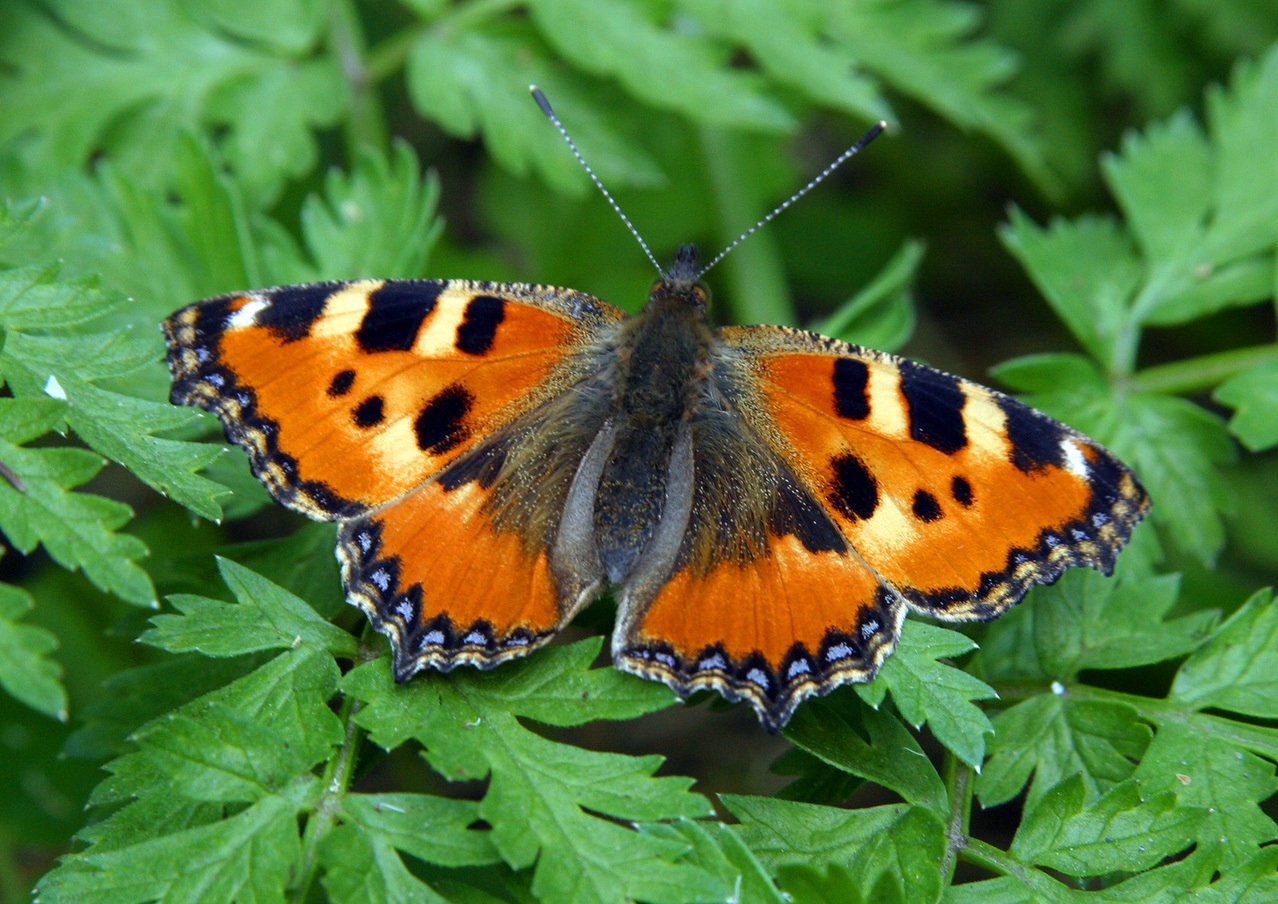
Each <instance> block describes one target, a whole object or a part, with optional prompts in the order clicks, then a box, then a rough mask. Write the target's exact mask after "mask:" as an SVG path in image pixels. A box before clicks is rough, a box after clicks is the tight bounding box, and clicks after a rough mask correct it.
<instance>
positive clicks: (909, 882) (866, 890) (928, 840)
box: [777, 807, 946, 904]
mask: <svg viewBox="0 0 1278 904" xmlns="http://www.w3.org/2000/svg"><path fill="white" fill-rule="evenodd" d="M945 845H946V839H945V825H944V823H942V822H941V820H940V819H939V818H938V817H937V816H936V814H935V813H932V812H930V811H928V810H925V809H923V808H921V807H909V808H907V809H905V810H904V811H903V812H901V814H900V815H899V817H898V818H897V819H895V820H893V821H892V822H891V823H889V824H887V825H885V826H883V827H882V828H881V829H880V830H879V831H877V832H873V833H871V834H868V835H866V836H865V837H864V838H863V840H862V841H861V843H860V844H859V845H858V846H857V848H856V849H855V851H854V852H851V855H850V856H849V857H848V858H847V859H846V860H842V859H841V860H840V861H838V862H831V861H820V860H819V861H816V862H814V861H813V860H810V859H809V860H800V861H798V862H795V861H793V860H790V861H788V862H782V863H781V864H779V866H778V867H777V879H778V883H779V884H780V886H781V889H782V890H783V891H784V892H785V893H786V895H787V897H788V898H791V899H792V900H795V901H810V902H813V904H816V902H820V901H832V900H838V901H865V902H867V904H868V902H871V901H873V902H881V901H901V902H924V901H935V900H936V899H937V898H938V896H939V895H940V893H941V873H940V870H939V869H937V864H939V863H940V862H941V860H942V859H943V858H944V856H945ZM818 864H820V866H822V867H824V868H825V869H824V871H825V875H824V876H823V875H821V873H819V872H817V871H816V870H815V869H814V867H817V866H818Z"/></svg>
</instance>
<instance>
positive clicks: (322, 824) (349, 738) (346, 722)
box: [293, 696, 364, 904]
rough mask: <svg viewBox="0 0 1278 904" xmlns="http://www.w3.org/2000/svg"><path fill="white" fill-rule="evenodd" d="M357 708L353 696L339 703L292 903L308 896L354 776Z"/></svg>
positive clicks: (361, 736) (359, 739)
mask: <svg viewBox="0 0 1278 904" xmlns="http://www.w3.org/2000/svg"><path fill="white" fill-rule="evenodd" d="M361 706H362V704H361V703H360V702H359V701H357V700H356V699H355V698H354V697H350V696H348V697H346V698H345V699H344V700H343V701H342V711H341V719H342V727H343V732H344V734H343V737H342V744H341V746H340V747H339V748H338V749H337V755H336V756H333V757H330V758H329V760H328V764H327V765H326V766H325V767H324V779H323V782H324V791H323V793H322V795H321V797H320V800H319V803H318V804H317V805H316V807H315V810H314V812H313V813H311V815H310V818H309V819H307V820H306V829H305V831H303V833H302V854H301V859H300V866H299V868H298V870H297V877H298V878H297V884H296V885H295V886H294V888H293V901H294V902H295V904H303V902H305V901H306V899H307V898H308V897H309V895H310V891H311V884H312V883H313V882H314V881H315V871H316V869H317V867H318V864H319V848H320V844H321V842H323V840H324V838H325V837H326V836H327V835H328V833H329V831H331V830H332V828H333V825H334V824H335V823H336V822H337V812H338V810H339V809H340V807H341V805H342V799H343V798H344V797H345V796H346V792H347V790H348V789H349V788H350V784H351V777H352V776H353V775H354V773H355V760H356V755H355V753H356V751H357V750H358V749H359V746H360V743H361V742H362V741H363V740H364V731H363V729H361V728H360V727H359V725H358V724H356V722H355V716H356V715H357V714H358V713H359V710H360V707H361Z"/></svg>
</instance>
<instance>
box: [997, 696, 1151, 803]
mask: <svg viewBox="0 0 1278 904" xmlns="http://www.w3.org/2000/svg"><path fill="white" fill-rule="evenodd" d="M1152 735H1153V732H1151V731H1150V729H1149V726H1147V725H1145V724H1144V723H1143V722H1141V721H1139V713H1138V711H1137V710H1136V709H1135V708H1134V707H1132V706H1128V705H1126V704H1123V703H1110V702H1100V701H1094V700H1075V699H1072V698H1071V697H1069V696H1068V692H1067V690H1066V689H1065V688H1064V687H1061V688H1060V693H1054V694H1040V695H1039V696H1037V697H1031V698H1030V699H1028V700H1026V701H1024V702H1023V703H1018V704H1017V705H1016V706H1013V707H1012V708H1011V709H1008V710H1005V711H1004V712H1001V713H999V714H998V715H997V716H995V717H994V740H993V742H992V743H991V744H990V757H989V760H988V761H987V762H986V764H985V769H984V771H983V772H982V773H981V775H980V776H979V777H978V778H977V780H976V793H977V794H979V795H980V798H981V803H982V804H984V805H985V806H986V807H993V806H997V805H998V804H1001V803H1006V802H1007V801H1009V800H1011V799H1012V798H1013V797H1015V796H1016V795H1017V794H1018V793H1020V790H1021V789H1022V788H1023V787H1025V783H1026V782H1027V781H1029V779H1030V777H1031V775H1032V776H1033V783H1032V784H1031V785H1030V789H1029V795H1028V797H1027V799H1026V804H1025V805H1026V807H1033V806H1035V805H1036V804H1037V803H1038V800H1039V799H1040V798H1041V797H1042V796H1043V794H1045V793H1046V791H1047V789H1048V788H1051V787H1052V786H1054V785H1057V784H1059V783H1060V782H1061V781H1063V780H1064V779H1065V778H1066V777H1067V776H1071V775H1074V774H1078V775H1079V776H1080V778H1081V780H1082V782H1083V787H1084V789H1085V790H1086V792H1087V797H1088V799H1094V798H1096V797H1098V796H1100V795H1101V794H1103V793H1105V791H1106V790H1108V789H1109V788H1110V787H1112V786H1113V785H1116V784H1118V783H1119V782H1121V781H1123V780H1125V779H1127V778H1130V777H1131V775H1132V773H1133V771H1135V767H1136V761H1137V760H1139V759H1140V757H1141V755H1142V754H1143V753H1144V752H1145V748H1146V747H1147V746H1148V745H1149V740H1150V737H1151V736H1152Z"/></svg>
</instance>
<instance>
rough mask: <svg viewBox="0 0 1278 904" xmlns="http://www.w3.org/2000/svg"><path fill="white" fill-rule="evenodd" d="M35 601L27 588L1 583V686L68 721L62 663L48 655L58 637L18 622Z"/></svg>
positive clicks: (36, 708)
mask: <svg viewBox="0 0 1278 904" xmlns="http://www.w3.org/2000/svg"><path fill="white" fill-rule="evenodd" d="M34 605H35V600H34V599H32V598H31V595H30V594H29V593H27V592H26V591H25V590H22V589H20V588H18V587H13V586H11V585H9V584H0V687H3V688H4V689H5V691H6V692H7V693H8V694H9V695H10V696H11V697H13V698H14V699H16V700H18V701H20V702H22V703H25V704H26V705H27V706H29V707H31V708H32V709H34V710H37V711H39V712H42V713H44V714H45V715H46V716H52V717H53V718H55V719H60V720H62V721H64V722H65V721H66V718H67V691H66V688H65V687H63V686H62V681H61V677H62V667H61V666H59V665H58V663H57V662H55V661H54V660H53V659H50V658H49V654H50V653H52V652H53V651H54V650H56V649H57V648H58V639H57V637H56V636H54V635H53V634H52V633H50V632H49V631H46V630H45V629H44V628H38V627H36V626H35V625H21V624H18V619H20V618H22V616H24V615H26V614H27V613H28V612H30V611H31V608H32V607H33V606H34Z"/></svg>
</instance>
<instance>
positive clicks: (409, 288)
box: [355, 282, 444, 352]
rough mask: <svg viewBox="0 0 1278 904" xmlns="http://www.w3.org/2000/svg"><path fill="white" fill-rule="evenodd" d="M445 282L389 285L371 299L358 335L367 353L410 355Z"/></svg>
mask: <svg viewBox="0 0 1278 904" xmlns="http://www.w3.org/2000/svg"><path fill="white" fill-rule="evenodd" d="M443 290H444V283H442V282H411V283H406V282H388V283H384V284H383V285H382V287H381V288H380V289H377V290H376V291H375V292H372V293H370V294H369V296H368V311H367V312H366V313H365V314H364V320H363V321H362V322H361V323H360V325H359V329H358V330H357V331H356V332H355V341H356V342H358V343H359V347H360V348H361V349H363V350H364V351H366V352H406V351H408V350H409V349H411V348H412V347H413V343H414V342H416V341H417V332H418V331H419V330H420V329H421V328H422V323H423V322H424V321H425V320H426V318H427V317H429V316H430V314H431V312H432V311H434V310H435V302H436V300H437V299H438V298H439V293H440V292H442V291H443Z"/></svg>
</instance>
